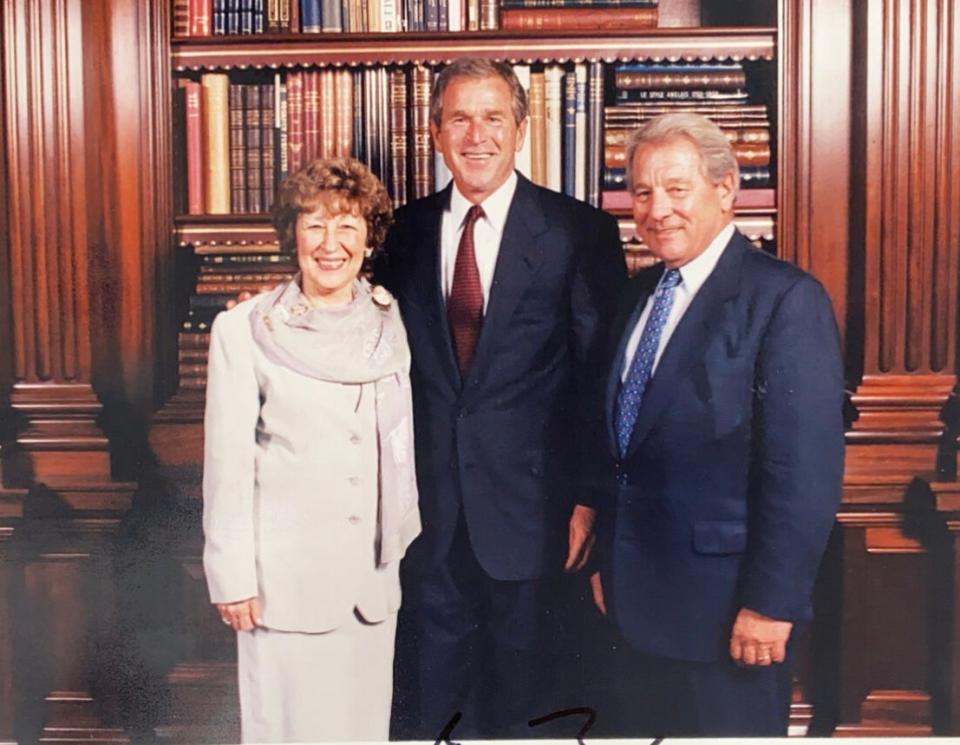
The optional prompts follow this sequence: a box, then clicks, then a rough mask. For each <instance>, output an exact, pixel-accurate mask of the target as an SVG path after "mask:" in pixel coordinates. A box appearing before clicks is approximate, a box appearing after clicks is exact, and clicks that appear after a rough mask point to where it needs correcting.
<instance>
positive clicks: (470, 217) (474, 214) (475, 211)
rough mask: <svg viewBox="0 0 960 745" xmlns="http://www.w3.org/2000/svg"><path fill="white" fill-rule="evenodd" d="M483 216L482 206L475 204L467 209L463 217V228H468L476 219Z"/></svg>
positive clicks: (471, 226)
mask: <svg viewBox="0 0 960 745" xmlns="http://www.w3.org/2000/svg"><path fill="white" fill-rule="evenodd" d="M483 216H484V213H483V207H481V206H480V205H479V204H475V205H473V206H472V207H470V209H469V210H467V216H466V217H465V218H463V229H464V230H465V231H466V230H470V229H471V228H473V226H474V225H475V224H476V222H477V220H479V219H480V218H481V217H483Z"/></svg>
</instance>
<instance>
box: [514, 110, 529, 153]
mask: <svg viewBox="0 0 960 745" xmlns="http://www.w3.org/2000/svg"><path fill="white" fill-rule="evenodd" d="M529 123H530V117H529V116H525V117H524V118H523V120H522V121H521V122H520V123H519V124H518V125H517V149H516V152H518V153H519V152H520V150H521V149H522V148H523V141H524V140H525V139H526V138H527V125H528V124H529Z"/></svg>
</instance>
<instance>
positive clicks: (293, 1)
mask: <svg viewBox="0 0 960 745" xmlns="http://www.w3.org/2000/svg"><path fill="white" fill-rule="evenodd" d="M285 8H286V13H287V15H284V9H285ZM280 20H281V22H282V23H283V25H284V27H285V28H287V29H289V31H290V33H291V34H299V33H300V0H280Z"/></svg>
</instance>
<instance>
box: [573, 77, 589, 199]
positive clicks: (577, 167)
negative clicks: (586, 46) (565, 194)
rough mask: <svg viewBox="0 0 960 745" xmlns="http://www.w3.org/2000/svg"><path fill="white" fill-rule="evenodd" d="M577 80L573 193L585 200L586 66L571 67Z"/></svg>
mask: <svg viewBox="0 0 960 745" xmlns="http://www.w3.org/2000/svg"><path fill="white" fill-rule="evenodd" d="M573 74H574V76H575V77H576V79H577V113H576V119H575V125H574V126H575V132H576V134H575V138H574V146H575V152H576V160H575V161H574V172H573V174H574V192H573V195H574V196H575V197H576V198H577V199H582V200H583V201H586V199H587V65H586V64H585V63H583V62H578V63H577V64H576V65H574V67H573Z"/></svg>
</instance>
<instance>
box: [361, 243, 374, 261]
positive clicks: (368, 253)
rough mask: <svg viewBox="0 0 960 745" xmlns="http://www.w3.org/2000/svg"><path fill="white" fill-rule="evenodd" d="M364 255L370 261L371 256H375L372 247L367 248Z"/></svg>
mask: <svg viewBox="0 0 960 745" xmlns="http://www.w3.org/2000/svg"><path fill="white" fill-rule="evenodd" d="M363 255H364V257H365V258H367V259H369V258H370V257H371V256H373V249H372V248H370V246H367V247H366V248H365V249H363Z"/></svg>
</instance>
